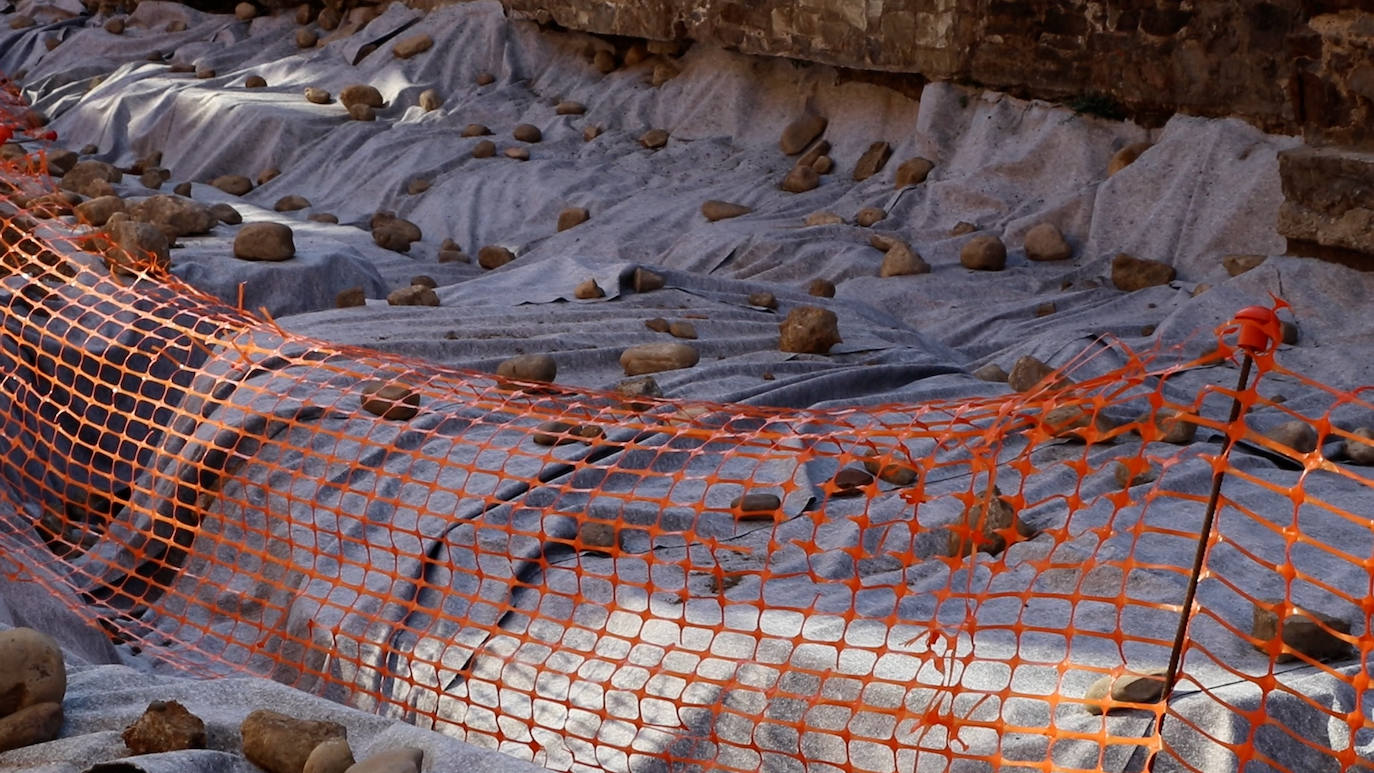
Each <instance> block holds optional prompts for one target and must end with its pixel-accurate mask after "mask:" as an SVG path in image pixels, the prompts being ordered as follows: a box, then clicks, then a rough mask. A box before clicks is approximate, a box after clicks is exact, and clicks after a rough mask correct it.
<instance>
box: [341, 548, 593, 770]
mask: <svg viewBox="0 0 1374 773" xmlns="http://www.w3.org/2000/svg"><path fill="white" fill-rule="evenodd" d="M577 541H578V542H579V543H581V545H582V549H583V550H585V551H587V552H588V553H594V554H600V555H608V554H609V553H610V552H612V551H615V550H618V549H619V548H620V536H619V531H618V530H617V529H616V527H615V525H614V524H610V523H605V522H603V521H589V522H587V523H584V524H582V526H581V527H580V528H579V529H578V530H577ZM355 773H356V771H355Z"/></svg>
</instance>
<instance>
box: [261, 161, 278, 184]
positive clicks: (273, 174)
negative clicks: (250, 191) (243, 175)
mask: <svg viewBox="0 0 1374 773" xmlns="http://www.w3.org/2000/svg"><path fill="white" fill-rule="evenodd" d="M280 176H281V170H280V169H278V168H276V167H275V166H269V167H267V168H266V169H264V170H262V171H261V172H258V185H266V184H267V183H268V182H270V181H272V180H275V179H277V178H278V177H280Z"/></svg>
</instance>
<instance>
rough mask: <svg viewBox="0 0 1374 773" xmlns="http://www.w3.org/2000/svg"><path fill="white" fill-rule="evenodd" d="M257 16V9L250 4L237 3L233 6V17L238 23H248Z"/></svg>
mask: <svg viewBox="0 0 1374 773" xmlns="http://www.w3.org/2000/svg"><path fill="white" fill-rule="evenodd" d="M257 15H258V9H257V8H256V7H255V6H254V5H253V4H252V3H239V4H238V5H236V6H234V17H235V18H236V19H238V20H239V21H248V20H249V19H252V18H253V17H255V16H257Z"/></svg>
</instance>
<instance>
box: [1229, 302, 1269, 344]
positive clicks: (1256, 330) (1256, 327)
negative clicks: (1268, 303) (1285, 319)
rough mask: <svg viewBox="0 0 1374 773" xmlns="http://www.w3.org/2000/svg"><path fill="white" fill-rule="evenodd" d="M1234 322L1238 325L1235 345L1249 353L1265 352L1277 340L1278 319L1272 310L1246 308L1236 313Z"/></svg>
mask: <svg viewBox="0 0 1374 773" xmlns="http://www.w3.org/2000/svg"><path fill="white" fill-rule="evenodd" d="M1234 321H1235V322H1237V323H1239V324H1240V336H1239V338H1238V339H1237V340H1236V344H1237V345H1238V346H1240V347H1241V348H1242V349H1248V350H1249V351H1250V352H1252V353H1253V352H1267V351H1269V350H1270V349H1272V348H1274V342H1275V341H1277V340H1279V318H1278V315H1276V314H1274V312H1273V310H1272V309H1266V308H1264V307H1263V306H1248V307H1246V308H1244V309H1241V310H1240V311H1238V312H1236V318H1235V320H1234Z"/></svg>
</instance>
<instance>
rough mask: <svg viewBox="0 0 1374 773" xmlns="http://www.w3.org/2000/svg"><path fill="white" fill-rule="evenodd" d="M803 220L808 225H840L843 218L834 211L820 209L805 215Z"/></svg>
mask: <svg viewBox="0 0 1374 773" xmlns="http://www.w3.org/2000/svg"><path fill="white" fill-rule="evenodd" d="M805 222H806V225H807V226H808V227H813V226H821V225H842V224H843V223H844V218H842V217H840V216H839V215H837V214H835V213H834V212H825V211H821V212H812V213H811V214H809V215H807V216H806V221H805Z"/></svg>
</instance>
